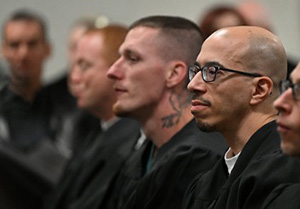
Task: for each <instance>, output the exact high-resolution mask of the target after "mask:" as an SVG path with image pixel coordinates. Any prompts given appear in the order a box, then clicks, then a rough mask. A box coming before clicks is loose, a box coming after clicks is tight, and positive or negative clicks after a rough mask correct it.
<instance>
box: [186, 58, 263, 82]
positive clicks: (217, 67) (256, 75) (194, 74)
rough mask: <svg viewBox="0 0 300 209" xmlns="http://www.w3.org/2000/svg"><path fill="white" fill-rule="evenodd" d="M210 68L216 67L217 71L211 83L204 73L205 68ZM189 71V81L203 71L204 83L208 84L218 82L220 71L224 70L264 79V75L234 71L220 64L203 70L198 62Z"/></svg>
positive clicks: (205, 66) (210, 65)
mask: <svg viewBox="0 0 300 209" xmlns="http://www.w3.org/2000/svg"><path fill="white" fill-rule="evenodd" d="M208 67H215V68H216V71H215V72H214V78H213V79H212V80H211V81H207V80H206V79H205V77H204V73H203V69H204V68H208ZM195 68H196V69H197V72H195V71H194V69H195ZM188 70H189V80H190V81H191V80H192V79H193V78H194V77H195V76H196V75H197V73H199V72H200V71H201V77H202V79H203V81H204V82H207V83H209V82H213V81H215V80H216V77H217V73H218V70H223V71H227V72H232V73H238V74H241V75H245V76H250V77H262V76H263V75H261V74H259V73H248V72H243V71H239V70H233V69H228V68H224V67H221V66H220V65H218V64H209V65H204V66H203V67H202V68H201V67H200V64H199V63H198V62H195V63H194V65H193V66H190V67H189V68H188ZM192 73H193V75H192ZM206 77H207V76H206Z"/></svg>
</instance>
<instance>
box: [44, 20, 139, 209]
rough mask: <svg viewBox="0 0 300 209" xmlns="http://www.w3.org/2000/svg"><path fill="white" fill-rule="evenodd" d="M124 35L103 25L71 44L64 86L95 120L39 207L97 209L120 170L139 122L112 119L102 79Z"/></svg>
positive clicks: (109, 91) (111, 95)
mask: <svg viewBox="0 0 300 209" xmlns="http://www.w3.org/2000/svg"><path fill="white" fill-rule="evenodd" d="M126 34H127V29H126V28H125V27H123V26H120V25H109V26H107V27H104V28H100V29H89V30H87V31H86V32H85V33H84V34H82V35H81V37H80V38H79V41H78V42H77V46H76V48H77V49H76V53H75V56H74V60H73V61H74V62H73V65H72V68H71V70H70V81H69V82H70V86H72V87H74V88H73V91H72V93H73V94H74V96H75V97H76V100H77V105H78V107H79V108H81V109H84V110H86V111H88V112H90V113H91V114H92V115H94V116H95V117H97V118H98V119H99V123H98V127H96V128H95V129H94V130H93V131H91V132H90V133H89V134H87V136H86V137H85V138H83V139H82V143H81V145H80V146H79V148H78V149H77V150H76V152H75V153H74V154H73V157H72V159H71V160H70V162H69V163H68V166H67V167H66V169H65V171H64V174H63V176H62V178H61V179H60V181H59V183H58V185H57V187H56V188H55V189H54V191H53V193H52V194H51V196H50V197H49V199H48V201H46V203H45V208H49V209H67V208H73V209H75V208H78V209H84V208H86V209H96V208H99V205H102V202H103V201H104V200H105V197H106V196H107V195H108V194H109V192H110V186H111V184H113V180H114V179H115V176H116V175H117V174H118V172H119V170H120V167H121V166H122V165H123V163H124V161H125V159H126V158H127V157H128V155H129V154H130V153H131V152H132V151H133V150H134V146H135V144H136V141H137V139H138V137H139V135H140V126H139V123H138V122H137V121H134V120H131V119H120V118H118V117H116V116H115V114H114V113H113V110H112V106H113V104H114V103H115V101H116V93H115V92H114V90H113V81H112V80H110V79H109V78H107V76H106V73H107V71H108V69H109V67H110V66H111V65H112V64H113V63H114V61H115V60H117V59H118V58H119V53H118V48H119V46H120V45H121V43H122V42H123V40H124V38H125V36H126ZM100 124H101V127H100ZM142 139H143V136H142Z"/></svg>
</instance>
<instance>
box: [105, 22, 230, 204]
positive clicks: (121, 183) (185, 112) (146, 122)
mask: <svg viewBox="0 0 300 209" xmlns="http://www.w3.org/2000/svg"><path fill="white" fill-rule="evenodd" d="M202 40H203V38H202V35H201V32H200V30H199V28H198V27H197V26H196V25H195V24H194V23H193V22H191V21H189V20H187V19H184V18H180V17H170V16H150V17H145V18H142V19H140V20H138V21H136V22H135V23H133V24H132V25H131V27H130V30H129V33H128V34H127V36H126V38H125V41H124V42H123V44H122V45H121V47H120V49H119V53H120V55H121V56H120V58H119V59H118V60H117V61H116V62H115V63H114V64H113V65H112V66H111V68H110V69H109V71H108V72H107V75H108V77H109V78H111V79H113V80H114V81H115V82H114V90H115V92H116V93H117V101H116V102H115V104H114V106H113V108H114V112H115V114H116V115H118V116H121V117H131V118H135V119H137V120H138V121H140V122H141V124H142V128H143V131H144V133H145V135H146V137H147V140H146V141H145V142H144V143H143V144H142V145H141V147H140V149H138V150H137V151H136V152H135V153H133V154H132V155H131V157H130V158H129V159H128V160H127V162H126V163H125V165H124V166H123V169H122V172H121V175H120V176H119V177H118V178H117V180H116V183H115V186H114V188H112V190H113V191H112V192H111V194H112V196H111V197H109V198H108V203H107V205H106V208H122V209H124V208H138V209H142V208H143V209H145V208H148V209H150V208H156V209H158V208H181V201H182V197H183V194H184V191H185V188H186V187H187V185H188V183H189V182H190V181H191V180H192V178H193V177H194V176H195V175H196V174H197V173H199V172H202V171H206V170H208V169H210V168H211V167H212V166H213V165H214V164H215V162H216V160H218V159H219V157H220V156H219V153H223V152H224V151H225V149H226V148H225V146H224V143H223V139H222V137H221V136H220V135H218V134H216V133H210V134H208V133H203V132H200V131H199V130H198V128H197V126H196V124H195V121H194V120H193V116H192V114H191V113H190V94H189V92H188V91H187V89H186V86H187V83H188V79H187V75H188V66H189V65H190V64H192V63H193V62H194V60H195V59H196V56H197V53H198V52H199V50H200V48H201V44H202ZM102 208H104V207H102Z"/></svg>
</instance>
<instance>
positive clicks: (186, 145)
mask: <svg viewBox="0 0 300 209" xmlns="http://www.w3.org/2000/svg"><path fill="white" fill-rule="evenodd" d="M27 15H28V14H27ZM20 16H21V17H22V18H20ZM25 16H26V15H25ZM17 17H18V18H16V19H12V20H10V21H12V22H13V23H14V21H16V22H17V23H18V24H17V25H18V26H19V25H22V24H25V25H26V26H25V28H27V29H28V28H29V27H30V26H32V27H33V26H34V25H35V26H37V25H38V24H36V23H37V22H36V20H33V19H26V18H25V21H24V19H23V17H24V13H23V14H22V15H17ZM21 23H22V24H21ZM12 25H14V24H12ZM23 26H24V25H23ZM7 28H8V27H7ZM38 28H39V26H38ZM41 28H43V27H41ZM41 28H40V29H41ZM24 32H25V31H23V34H24ZM223 33H224V34H226V35H225V36H222V34H223ZM6 34H8V33H6ZM13 34H14V35H15V34H17V33H16V32H14V33H13ZM249 34H254V35H255V36H254V38H255V41H258V42H261V43H264V42H263V41H262V40H264V41H265V40H268V41H267V42H266V43H264V44H265V45H263V47H264V50H266V49H268V50H266V52H262V48H260V47H253V48H251V49H250V50H248V51H247V50H245V51H243V50H244V47H245V46H246V45H247V44H248V43H249V42H251V41H253V40H252V39H251V38H253V37H252V36H251V35H249ZM227 35H228V36H227ZM80 36H81V37H80V39H79V41H78V42H77V43H76V49H73V51H74V52H75V54H74V59H73V60H72V68H71V69H70V78H69V80H66V79H65V80H64V82H63V85H65V87H66V88H65V89H67V88H68V87H70V90H71V93H72V94H73V95H74V96H75V98H76V103H77V104H76V103H75V104H76V105H74V103H70V104H71V105H70V106H67V107H64V105H67V104H69V103H68V102H67V98H68V97H66V96H65V95H63V96H61V94H63V92H62V91H61V89H59V90H57V89H58V88H56V87H57V85H55V86H56V87H55V86H52V87H51V88H50V87H47V88H45V89H44V88H43V89H42V90H41V91H40V93H36V95H34V94H33V95H32V94H25V96H24V97H23V98H24V100H25V102H28V101H29V103H30V106H32V107H33V108H32V112H29V111H28V109H27V110H26V111H24V109H22V111H20V112H21V113H20V112H19V113H17V112H16V113H17V115H16V116H17V117H19V118H18V120H17V123H18V125H17V126H18V128H23V127H24V130H25V131H24V133H26V131H28V133H34V134H40V133H39V132H38V131H43V130H45V132H44V133H47V134H48V133H50V135H47V134H45V135H44V134H43V133H42V134H40V135H38V137H28V139H29V140H28V144H23V142H22V143H18V140H12V138H11V139H10V140H7V139H4V140H3V146H4V147H5V149H3V150H4V151H3V153H4V154H3V155H5V156H4V161H5V162H9V161H8V160H7V159H6V158H9V160H13V161H14V162H13V163H12V165H16V164H17V166H16V167H18V168H14V167H13V166H8V167H7V171H8V174H6V173H4V175H7V176H9V177H11V179H13V178H16V179H18V178H19V179H18V180H21V181H22V182H21V181H20V182H14V183H15V184H16V185H18V186H19V185H20V183H22V186H23V187H26V189H28V191H31V192H34V194H33V195H36V196H38V198H40V200H43V201H44V207H45V208H182V207H185V208H208V207H209V208H259V207H260V206H261V205H262V202H263V200H264V199H265V198H266V195H267V194H268V192H270V191H271V190H272V189H274V188H275V187H276V186H277V185H279V184H281V183H293V182H294V181H296V178H295V177H296V176H297V175H299V173H298V171H296V170H294V167H295V166H297V165H298V163H299V162H298V161H297V160H294V159H292V158H289V157H287V156H285V155H282V153H281V152H280V139H279V135H278V133H277V131H276V130H275V129H274V127H275V125H274V120H275V119H276V111H274V108H272V101H273V100H274V99H275V98H276V97H277V96H278V94H279V93H278V92H279V91H278V90H279V89H278V86H277V85H279V84H278V83H279V80H282V79H283V78H285V76H286V72H285V70H286V65H284V63H286V58H285V53H283V51H284V49H283V47H282V44H281V43H280V41H279V40H278V39H277V37H276V36H274V35H273V34H271V33H270V32H267V31H266V30H264V29H262V28H257V27H245V28H244V27H236V28H228V29H224V30H221V31H220V32H219V33H216V34H213V35H212V37H210V38H208V39H207V40H206V41H205V42H204V44H203V46H202V50H201V53H200V54H199V50H200V48H201V45H202V42H203V36H202V34H201V31H200V30H199V28H198V26H197V25H195V24H194V23H192V22H191V21H189V20H187V19H184V18H179V17H169V16H150V17H146V18H142V19H140V20H138V21H136V22H135V23H133V24H132V25H131V26H130V28H129V31H128V29H126V27H124V26H120V25H110V26H107V27H104V28H102V29H95V28H90V29H87V31H86V32H84V34H81V35H80ZM19 37H20V36H19ZM23 37H26V36H24V35H23ZM220 37H221V39H220ZM42 40H43V41H45V40H46V39H43V38H42ZM228 40H230V41H233V42H234V44H233V45H232V46H230V47H228V45H226V44H224V43H228V42H230V41H228ZM274 40H276V41H275V43H274V42H272V41H274ZM43 41H41V42H39V41H37V42H38V43H40V44H42V45H43V44H45V46H44V47H45V51H44V52H45V54H44V55H43V53H41V51H40V52H39V53H38V54H41V57H42V58H45V57H46V55H47V54H48V53H49V48H48V47H49V46H46V45H47V44H46V43H47V42H43ZM25 42H26V41H25ZM9 43H12V42H9V41H7V45H5V46H6V47H8V48H6V50H7V51H6V52H7V53H6V58H7V59H8V60H11V61H10V62H11V69H12V72H13V71H15V72H13V73H12V74H13V75H16V77H13V76H12V78H15V79H16V80H14V79H11V83H10V85H8V86H7V87H5V88H4V89H3V92H6V93H5V94H8V95H9V94H11V95H13V94H16V95H18V96H19V95H22V94H21V92H22V91H23V90H24V86H26V85H25V84H26V81H25V80H24V78H23V79H21V80H17V79H20V77H19V76H17V75H20V74H21V73H24V71H25V70H24V69H25V68H26V64H25V63H26V62H28V61H23V62H24V65H22V64H20V63H18V61H14V60H13V58H14V57H16V56H11V57H9V55H11V53H12V51H10V50H9V46H11V47H12V44H9ZM222 44H223V45H222ZM21 45H22V44H21ZM272 45H275V47H274V48H272V47H271V46H272ZM205 46H206V47H205ZM216 47H225V48H226V49H227V48H228V51H226V50H225V49H223V48H222V50H219V49H215V48H216ZM231 47H232V48H231ZM237 47H238V48H237ZM37 48H39V47H37ZM41 48H43V47H41ZM41 48H39V50H41ZM47 48H48V49H47ZM236 50H237V51H238V50H241V51H242V53H237V54H240V55H243V56H238V57H236V58H237V59H238V60H240V61H241V60H242V61H243V62H242V63H245V60H248V62H250V59H249V57H252V56H254V55H255V54H260V55H261V54H263V55H265V56H264V59H263V60H262V59H258V58H257V59H254V60H255V63H249V65H251V66H253V65H254V66H257V67H256V68H255V69H250V68H249V67H248V65H247V64H248V63H247V64H245V66H243V68H238V65H237V64H236V63H235V62H234V61H232V63H231V62H230V61H228V60H230V59H228V60H223V59H222V57H228V56H229V55H231V54H232V52H233V51H236ZM4 51H5V50H4ZM212 51H218V52H219V53H220V54H212V53H211V52H212ZM275 51H276V52H277V51H279V52H280V53H276V52H275ZM221 52H222V53H223V54H222V53H221ZM243 53H244V54H243ZM273 54H274V56H275V57H276V58H277V59H278V60H277V62H275V63H272V64H270V63H271V62H268V61H269V60H272V57H273V56H271V55H273ZM198 55H199V56H198ZM211 55H213V56H214V57H210V56H211ZM197 56H198V57H197ZM29 57H30V56H28V58H27V59H29ZM211 58H213V59H211ZM195 60H197V63H198V64H197V63H196V64H195V66H194V62H195ZM272 61H273V60H272ZM14 62H15V66H14V65H13V64H14ZM279 63H281V64H279ZM200 64H201V65H203V66H204V67H202V68H201V67H200V66H201V65H200ZM255 64H256V65H255ZM37 65H39V64H37ZM260 65H270V67H271V66H272V67H273V68H274V70H273V71H274V72H273V71H272V72H265V71H264V70H263V69H262V68H260ZM188 66H193V67H190V68H189V70H190V79H191V82H190V83H189V86H188V90H189V91H187V89H186V87H187V84H188V81H187V77H188V76H187V75H188ZM236 66H237V67H236ZM275 66H276V67H275ZM225 67H227V68H231V69H227V68H225ZM32 68H33V66H30V69H32ZM232 69H243V71H245V72H240V71H237V70H232ZM270 69H271V68H270ZM22 70H24V71H23V72H22ZM199 71H201V73H199V74H197V72H199ZM208 71H209V72H208ZM226 71H229V72H226ZM223 72H224V73H223ZM235 73H236V74H235ZM200 74H201V75H202V78H201V76H200V77H199V75H200ZM35 76H36V77H39V75H38V76H37V75H35ZM248 76H249V77H248ZM194 77H196V78H197V80H195V79H196V78H195V79H193V78H194ZM270 77H271V78H272V80H273V82H274V89H273V91H272V88H273V85H272V84H273V83H272V82H271V81H270V79H268V78H270ZM27 78H28V77H27ZM229 78H230V79H229ZM252 79H253V80H252ZM232 80H235V81H234V82H236V83H234V84H231V85H230V82H232V83H233V81H232ZM254 80H255V82H254ZM30 81H31V82H28V80H27V86H28V83H31V84H32V85H33V84H36V86H35V85H34V86H31V87H30V88H29V86H28V87H27V88H28V89H35V88H37V86H40V83H39V82H37V83H39V84H37V83H36V82H33V81H34V79H33V80H30ZM20 83H21V84H23V86H22V88H20V89H21V90H20V89H18V88H17V87H18V86H19V85H20ZM223 83H225V84H223ZM226 83H228V84H226ZM245 83H246V86H244V88H242V86H243V85H245ZM153 84H155V85H153ZM200 84H201V85H202V87H201V86H200ZM221 84H222V85H223V86H222V87H221ZM217 85H220V87H217ZM214 86H215V87H214ZM276 86H277V88H276ZM213 88H216V89H214V90H212V89H213ZM218 88H220V89H219V90H218ZM233 88H235V89H239V90H235V92H237V93H236V94H232V91H233ZM50 89H51V90H50ZM53 89H54V90H53ZM227 90H229V91H227ZM241 90H242V91H241ZM19 91H20V92H19ZM226 91H227V93H224V92H226ZM250 91H253V92H256V94H254V93H253V95H251V94H249V92H250ZM271 91H272V93H271V94H270V92H271ZM7 92H9V93H7ZM190 92H191V93H192V108H191V107H190V104H191V100H190V99H191V95H190ZM221 92H222V93H221ZM246 92H248V93H246ZM67 93H68V92H67ZM204 94H205V96H202V95H204ZM211 94H215V96H216V97H217V99H212V98H211ZM222 94H223V96H220V95H222ZM40 95H42V96H40ZM241 95H249V96H244V97H243V96H241ZM250 95H251V96H250ZM270 95H272V96H270ZM69 96H70V95H69ZM203 97H204V98H205V99H204V98H203ZM32 98H34V99H33V100H31V99H32ZM37 98H41V99H37ZM71 98H72V97H71ZM73 99H74V98H73ZM218 99H219V101H216V100H218ZM32 101H34V102H32ZM36 101H38V102H37V104H42V105H41V106H42V108H40V107H39V108H36V107H38V106H34V105H35V103H36ZM221 101H222V102H221ZM233 101H236V104H234V103H232V102H233ZM23 102H24V101H23ZM248 103H249V104H251V105H249V106H250V107H248V105H246V104H248ZM62 104H63V105H62ZM218 105H219V106H218ZM28 106H29V105H28ZM201 106H203V107H201ZM71 107H72V108H75V109H76V111H78V110H77V107H79V108H80V109H82V110H85V111H88V112H89V113H91V114H92V115H93V116H94V117H93V118H92V120H91V121H92V123H89V122H88V121H85V122H82V121H81V123H79V124H80V125H79V126H75V125H74V124H72V125H71V127H73V130H72V131H71V132H70V133H72V134H74V133H75V132H76V131H80V129H81V128H83V130H84V132H85V136H83V135H78V136H80V137H78V138H76V137H73V139H78V140H75V141H72V146H73V148H71V150H74V151H73V154H72V157H71V159H70V160H68V161H64V160H62V158H60V157H61V156H60V155H56V154H57V153H56V151H58V152H59V153H60V154H61V155H63V158H68V156H69V155H70V145H68V146H65V143H66V141H64V140H63V141H61V140H59V139H58V138H56V139H58V140H55V141H53V140H50V141H49V140H48V141H46V140H42V142H40V139H41V138H45V139H48V138H49V139H53V138H54V136H53V132H51V131H52V130H53V127H59V128H61V129H62V128H63V127H64V126H65V125H68V122H67V121H63V115H64V114H65V111H62V109H63V108H65V110H68V111H71V110H73V109H72V108H71ZM6 108H8V107H7V106H6ZM17 109H18V108H17ZM207 109H210V110H207ZM219 109H220V110H221V111H220V110H219ZM257 110H259V111H257ZM43 111H44V112H43ZM191 111H192V113H193V114H194V117H195V119H193V115H192V114H191V113H190V112H191ZM5 112H8V111H5ZM79 112H80V113H78V114H80V117H81V116H82V115H81V114H82V112H81V111H79ZM257 112H259V113H261V114H258V113H257ZM13 113H15V112H14V111H11V114H12V115H13ZM24 113H30V114H29V115H30V116H36V115H35V113H44V114H42V117H43V118H39V117H40V116H41V115H40V114H38V115H37V116H38V117H36V118H35V117H34V119H33V121H34V122H30V121H27V122H26V120H28V119H27V118H30V117H28V115H27V116H26V115H24ZM212 113H213V114H212ZM85 116H86V115H85ZM76 117H77V112H76V113H75V112H72V113H71V114H69V121H70V122H73V123H74V122H75V121H76V120H75V118H76ZM87 117H88V119H91V118H90V116H87ZM124 117H125V118H126V119H125V118H124ZM127 118H132V119H127ZM24 120H25V121H24ZM35 123H36V124H37V125H38V127H35V128H34V131H33V127H32V126H31V127H30V128H28V127H25V126H23V125H24V124H35ZM45 123H47V124H45ZM95 124H96V125H95ZM197 125H198V127H197ZM45 127H46V128H45ZM48 127H52V129H50V131H49V129H48ZM69 127H70V126H69ZM84 127H85V128H84ZM44 128H45V129H44ZM199 128H200V129H201V130H199ZM30 129H31V130H30ZM46 129H47V130H46ZM16 130H17V129H16ZM37 130H38V131H37ZM35 131H37V132H35ZM215 131H218V132H221V133H222V135H223V136H221V135H220V134H219V133H216V132H215ZM207 132H209V133H207ZM18 133H21V132H18ZM87 133H89V134H87ZM55 135H58V134H57V133H55ZM8 136H10V135H8ZM44 136H45V137H44ZM25 138H26V137H25ZM65 138H67V137H65V136H64V137H62V138H61V139H65ZM71 138H72V137H71ZM35 139H36V140H35ZM49 142H50V146H52V145H53V144H52V143H53V142H54V147H58V148H59V149H58V150H55V151H54V150H52V148H51V150H50V149H49ZM62 142H63V143H62ZM61 143H62V144H61ZM75 144H76V146H75ZM31 145H33V146H31ZM228 145H229V148H226V147H227V146H228ZM244 146H245V149H244ZM7 147H9V148H10V147H11V148H12V149H14V150H15V149H18V150H20V148H21V151H20V152H21V153H22V154H23V155H21V157H20V156H19V155H18V154H17V155H16V154H15V153H14V154H13V156H12V155H11V154H12V153H10V152H6V151H7V150H8V149H7ZM36 147H39V148H38V149H36ZM66 147H68V148H66ZM74 147H76V148H74ZM24 148H25V149H24ZM34 149H36V151H37V152H35V153H34V152H31V151H32V150H34ZM68 150H69V151H68ZM226 150H227V152H226V153H225V151H226ZM242 151H243V152H242ZM49 152H51V156H50V155H48V156H46V157H47V160H48V161H49V160H50V161H51V162H50V163H54V164H56V165H55V166H58V167H59V174H57V173H56V175H55V174H53V173H49V171H50V170H52V171H53V169H52V168H51V166H50V165H47V166H45V165H46V164H43V166H45V167H44V169H49V170H48V172H47V170H43V172H44V175H42V180H43V181H45V180H46V181H49V179H51V180H50V183H49V182H47V183H48V185H46V187H47V188H46V189H45V188H43V189H41V188H34V186H35V185H34V184H33V182H34V181H35V182H36V183H37V184H39V187H42V186H43V185H44V184H40V183H39V179H37V178H36V176H34V178H32V173H30V174H29V175H26V176H22V178H20V175H21V172H22V173H26V172H27V171H28V169H29V167H32V165H34V166H35V168H34V169H33V170H35V172H36V173H34V175H39V174H40V173H39V171H37V170H38V169H36V165H37V164H39V163H40V161H43V159H44V157H45V154H49ZM53 152H55V156H54V155H53ZM28 153H31V154H28ZM32 153H33V154H32ZM224 153H225V156H224ZM272 153H275V154H274V155H272ZM33 155H35V156H34V157H33ZM252 155H253V156H254V157H253V158H251V156H252ZM24 156H26V157H24ZM58 156H59V157H58ZM240 156H241V157H240ZM224 158H225V161H224ZM261 158H262V159H263V160H258V159H261ZM237 159H239V160H237ZM37 160H38V161H39V162H38V161H37ZM257 160H258V162H257ZM4 161H3V162H4ZM25 161H26V162H25ZM54 161H55V162H54ZM282 161H284V162H285V163H286V164H283V163H281V162H282ZM5 162H4V164H5ZM224 162H225V163H226V164H224ZM287 162H288V163H287ZM18 163H22V166H21V167H20V166H19V164H18ZM235 163H236V166H234V165H235ZM57 164H59V165H57ZM274 164H276V165H277V169H278V167H281V169H284V170H285V171H286V172H282V171H281V170H280V169H279V170H278V171H277V172H276V175H274V176H270V181H271V182H263V180H264V179H261V177H262V176H263V175H267V174H266V173H267V172H272V171H273V170H274V169H275V168H274V167H273V165H274ZM65 165H66V166H65ZM224 166H225V167H226V169H225V167H224ZM256 166H257V168H259V170H258V171H257V170H255V169H254V168H255V167H256ZM62 167H64V171H63V174H62V177H61V178H60V180H59V182H58V183H57V185H56V182H57V179H58V177H59V176H60V172H61V171H62ZM24 168H25V169H26V171H25V172H24V170H22V169H24ZM197 174H201V175H199V176H197ZM253 175H257V176H258V178H257V179H256V178H255V179H254V183H253V182H251V183H253V184H254V185H251V186H253V187H251V186H250V187H249V184H248V181H251V179H252V176H253ZM46 176H47V177H46ZM196 176H197V178H195V177H196ZM228 176H229V177H230V178H228ZM53 178H55V179H53ZM194 178H195V180H194V182H192V179H194ZM11 179H10V180H11ZM191 182H192V184H191ZM6 183H7V182H6ZM263 183H265V184H263ZM4 185H5V184H4ZM188 185H190V187H189V188H188ZM256 185H257V187H255V186H256ZM187 188H188V189H187ZM204 188H205V189H204ZM238 188H239V189H238ZM9 189H10V190H11V185H10V183H8V184H7V187H6V188H5V190H9ZM18 189H19V188H18ZM22 189H24V188H22ZM50 190H51V192H50ZM3 191H4V190H3ZM20 191H21V192H20ZM28 191H27V192H28ZM219 191H221V192H219ZM14 192H15V191H14ZM18 192H19V193H21V194H23V196H21V195H20V196H19V197H15V199H18V200H23V201H25V202H26V203H27V205H26V204H24V202H22V201H17V203H16V201H13V202H12V200H9V198H7V196H6V197H5V196H3V197H5V198H3V201H4V202H5V201H6V202H5V203H6V204H7V205H9V206H10V207H12V208H16V207H21V206H20V205H22V208H32V207H35V208H41V207H42V206H41V204H40V202H37V200H36V199H30V198H32V197H33V196H31V197H29V196H28V197H27V196H26V195H29V193H26V191H23V190H18ZM49 192H50V194H49V195H48V196H47V198H46V199H44V197H45V195H47V194H48V193H49ZM185 193H186V195H185V198H183V197H184V194H185ZM24 194H25V195H24ZM238 194H240V196H238ZM258 194H259V196H258ZM233 197H236V198H235V199H234V198H233ZM245 197H247V198H245ZM232 198H233V199H232ZM259 198H260V199H259ZM13 204H16V205H14V206H11V205H13ZM7 208H8V207H7Z"/></svg>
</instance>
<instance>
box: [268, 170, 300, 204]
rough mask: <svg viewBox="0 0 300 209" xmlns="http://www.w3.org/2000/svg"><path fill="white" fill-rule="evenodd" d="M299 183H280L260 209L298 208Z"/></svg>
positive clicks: (299, 200) (299, 202) (299, 199)
mask: <svg viewBox="0 0 300 209" xmlns="http://www.w3.org/2000/svg"><path fill="white" fill-rule="evenodd" d="M295 169H298V168H295ZM299 197H300V184H299V183H298V184H282V185H280V186H278V187H276V188H275V189H274V191H272V193H271V194H270V195H269V197H268V198H267V199H266V201H265V203H264V205H263V207H262V209H299V208H300V198H299Z"/></svg>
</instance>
